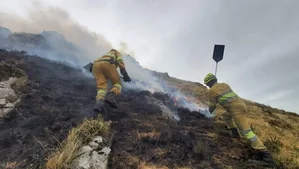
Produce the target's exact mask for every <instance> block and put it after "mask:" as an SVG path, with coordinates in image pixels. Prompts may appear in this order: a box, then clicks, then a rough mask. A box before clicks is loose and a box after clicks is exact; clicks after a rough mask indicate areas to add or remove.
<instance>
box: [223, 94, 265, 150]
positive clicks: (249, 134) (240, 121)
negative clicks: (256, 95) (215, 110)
mask: <svg viewBox="0 0 299 169" xmlns="http://www.w3.org/2000/svg"><path fill="white" fill-rule="evenodd" d="M223 107H224V108H225V109H226V110H227V112H225V113H223V115H222V118H223V120H224V121H225V123H226V125H227V128H229V129H231V128H237V129H238V130H239V132H240V133H241V135H242V136H243V137H245V138H246V139H247V140H249V141H250V142H251V147H252V148H254V149H259V150H260V149H266V147H265V146H264V144H263V142H262V141H261V140H260V139H259V138H258V137H257V136H256V135H255V133H254V132H253V131H252V130H251V128H250V126H249V124H248V122H247V119H246V117H245V116H244V115H245V113H247V112H248V110H247V106H246V104H245V103H244V102H243V100H241V99H236V100H234V101H232V102H231V103H229V104H227V105H225V106H223Z"/></svg>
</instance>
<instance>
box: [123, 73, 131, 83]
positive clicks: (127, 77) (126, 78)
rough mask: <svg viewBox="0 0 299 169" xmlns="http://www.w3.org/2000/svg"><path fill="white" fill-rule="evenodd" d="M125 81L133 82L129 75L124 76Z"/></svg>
mask: <svg viewBox="0 0 299 169" xmlns="http://www.w3.org/2000/svg"><path fill="white" fill-rule="evenodd" d="M124 81H125V82H131V78H130V76H129V75H128V74H127V75H124Z"/></svg>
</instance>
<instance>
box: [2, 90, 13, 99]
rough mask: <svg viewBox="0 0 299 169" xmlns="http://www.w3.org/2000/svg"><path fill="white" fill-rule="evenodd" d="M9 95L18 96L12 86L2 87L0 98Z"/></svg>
mask: <svg viewBox="0 0 299 169" xmlns="http://www.w3.org/2000/svg"><path fill="white" fill-rule="evenodd" d="M9 96H16V93H15V91H14V90H13V89H11V88H0V99H3V98H7V97H9Z"/></svg>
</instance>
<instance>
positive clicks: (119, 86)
mask: <svg viewBox="0 0 299 169" xmlns="http://www.w3.org/2000/svg"><path fill="white" fill-rule="evenodd" d="M113 87H116V88H118V89H119V90H120V91H121V90H122V85H121V84H120V83H115V84H114V85H113Z"/></svg>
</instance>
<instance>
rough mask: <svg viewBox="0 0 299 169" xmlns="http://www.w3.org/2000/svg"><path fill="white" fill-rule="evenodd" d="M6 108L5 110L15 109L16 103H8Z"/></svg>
mask: <svg viewBox="0 0 299 169" xmlns="http://www.w3.org/2000/svg"><path fill="white" fill-rule="evenodd" d="M4 107H5V108H14V107H15V104H14V103H7V104H6V105H5V106H4Z"/></svg>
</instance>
